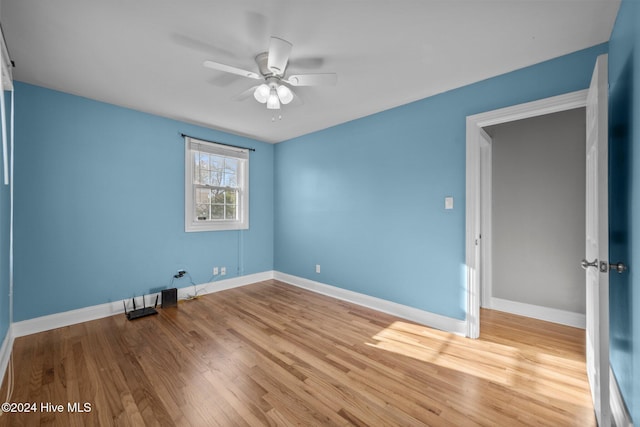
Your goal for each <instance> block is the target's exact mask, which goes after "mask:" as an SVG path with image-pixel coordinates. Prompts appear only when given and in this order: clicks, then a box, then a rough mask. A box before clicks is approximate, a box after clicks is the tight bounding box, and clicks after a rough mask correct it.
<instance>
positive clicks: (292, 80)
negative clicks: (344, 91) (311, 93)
mask: <svg viewBox="0 0 640 427" xmlns="http://www.w3.org/2000/svg"><path fill="white" fill-rule="evenodd" d="M286 82H287V83H289V84H290V85H291V86H334V85H335V84H336V83H337V82H338V75H337V74H336V73H320V74H294V75H292V76H289V77H288V78H287V80H286Z"/></svg>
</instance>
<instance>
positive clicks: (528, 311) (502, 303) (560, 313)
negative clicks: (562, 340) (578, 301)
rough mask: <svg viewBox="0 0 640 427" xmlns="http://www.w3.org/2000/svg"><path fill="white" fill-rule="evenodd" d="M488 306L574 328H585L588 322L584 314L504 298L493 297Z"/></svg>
mask: <svg viewBox="0 0 640 427" xmlns="http://www.w3.org/2000/svg"><path fill="white" fill-rule="evenodd" d="M486 308H490V309H492V310H498V311H505V312H507V313H511V314H517V315H520V316H526V317H533V318H534V319H539V320H545V321H547V322H553V323H560V324H561V325H567V326H573V327H574V328H581V329H584V328H585V326H586V324H587V321H586V317H585V315H584V314H580V313H574V312H571V311H565V310H558V309H556V308H549V307H542V306H539V305H533V304H525V303H521V302H516V301H509V300H506V299H502V298H495V297H492V298H491V300H490V302H489V305H488V306H486Z"/></svg>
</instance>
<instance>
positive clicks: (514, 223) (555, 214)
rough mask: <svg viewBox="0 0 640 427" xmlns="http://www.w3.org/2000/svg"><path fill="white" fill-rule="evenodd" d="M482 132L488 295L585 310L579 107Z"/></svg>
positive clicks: (582, 126) (582, 112)
mask: <svg viewBox="0 0 640 427" xmlns="http://www.w3.org/2000/svg"><path fill="white" fill-rule="evenodd" d="M485 130H486V131H487V132H488V133H489V134H490V135H491V136H492V138H493V143H492V169H493V171H492V192H493V201H492V215H493V218H492V226H493V230H492V231H493V235H492V238H493V240H492V242H493V265H492V267H493V281H492V293H493V295H492V296H493V297H496V298H501V299H505V300H509V301H516V302H521V303H526V304H533V305H538V306H543V307H549V308H555V309H560V310H566V311H570V312H574V313H584V312H585V282H584V272H583V270H582V269H581V268H580V266H579V261H580V260H581V259H582V258H583V256H584V247H585V239H584V228H585V219H584V216H585V213H584V209H585V160H584V159H585V110H584V108H580V109H576V110H569V111H563V112H560V113H555V114H550V115H546V116H541V117H534V118H530V119H525V120H519V121H516V122H511V123H504V124H500V125H496V126H491V127H488V128H486V129H485Z"/></svg>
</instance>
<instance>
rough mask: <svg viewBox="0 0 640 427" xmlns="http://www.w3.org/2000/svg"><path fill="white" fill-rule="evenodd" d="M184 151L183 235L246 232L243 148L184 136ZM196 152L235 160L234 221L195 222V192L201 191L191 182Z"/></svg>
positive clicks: (246, 183) (246, 153)
mask: <svg viewBox="0 0 640 427" xmlns="http://www.w3.org/2000/svg"><path fill="white" fill-rule="evenodd" d="M184 146H185V151H184V183H185V185H184V195H185V203H184V230H185V231H186V232H197V231H221V230H246V229H248V228H249V150H248V149H245V148H237V147H231V146H227V145H224V144H216V143H213V142H209V141H202V140H199V139H195V138H191V137H188V136H187V137H185V144H184ZM198 152H206V153H209V154H214V155H216V156H220V157H228V158H232V159H235V160H237V161H238V171H237V183H238V186H237V188H236V189H237V191H238V197H237V201H238V206H237V219H235V220H228V219H222V220H207V221H199V220H197V218H196V197H195V193H196V189H197V188H202V185H201V184H197V183H196V182H195V180H194V156H195V154H196V153H198Z"/></svg>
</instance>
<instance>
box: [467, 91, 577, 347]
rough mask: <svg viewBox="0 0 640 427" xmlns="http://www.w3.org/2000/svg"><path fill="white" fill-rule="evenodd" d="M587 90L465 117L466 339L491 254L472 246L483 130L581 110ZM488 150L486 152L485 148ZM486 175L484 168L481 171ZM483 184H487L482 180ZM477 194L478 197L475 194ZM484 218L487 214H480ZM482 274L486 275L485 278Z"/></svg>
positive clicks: (475, 331)
mask: <svg viewBox="0 0 640 427" xmlns="http://www.w3.org/2000/svg"><path fill="white" fill-rule="evenodd" d="M586 100H587V90H586V89H585V90H581V91H577V92H571V93H568V94H565V95H558V96H554V97H551V98H546V99H542V100H539V101H533V102H527V103H525V104H520V105H514V106H511V107H506V108H501V109H498V110H494V111H488V112H485V113H480V114H476V115H473V116H468V117H467V147H466V148H467V149H466V198H465V216H466V222H465V265H466V285H467V317H466V329H467V332H466V335H467V337H469V338H478V337H479V336H480V300H481V294H482V289H483V287H484V285H483V284H482V279H483V278H486V277H490V271H489V272H487V271H485V270H490V268H489V267H488V266H490V265H491V262H492V261H491V251H490V250H489V251H486V249H487V246H488V245H482V246H481V248H482V249H483V252H482V253H480V250H479V248H478V247H477V246H476V242H479V241H480V235H481V234H484V232H483V231H482V230H481V226H482V223H483V221H482V215H483V206H487V205H488V204H487V203H483V202H482V201H481V197H482V196H481V194H482V193H481V192H482V188H481V185H480V183H481V182H482V181H483V180H482V170H483V167H484V166H487V165H486V164H483V163H482V158H483V155H482V154H483V153H482V151H483V150H482V149H481V146H482V145H484V144H485V142H487V141H486V139H485V138H484V137H483V129H482V128H483V127H487V126H492V125H497V124H501V123H507V122H513V121H516V120H522V119H526V118H530V117H536V116H542V115H545V114H553V113H557V112H559V111H566V110H571V109H574V108H581V107H584V106H585V105H586ZM488 149H489V150H490V148H488ZM485 171H486V168H485ZM484 182H487V180H486V179H485V180H484ZM478 193H481V194H478ZM484 215H485V217H486V215H487V213H486V212H485V213H484ZM485 273H489V274H488V275H487V276H485Z"/></svg>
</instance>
